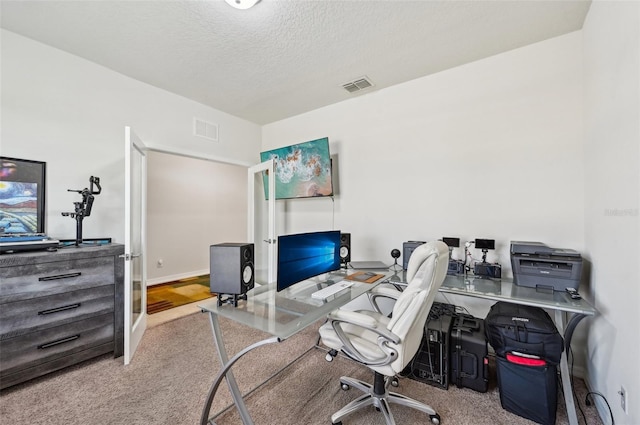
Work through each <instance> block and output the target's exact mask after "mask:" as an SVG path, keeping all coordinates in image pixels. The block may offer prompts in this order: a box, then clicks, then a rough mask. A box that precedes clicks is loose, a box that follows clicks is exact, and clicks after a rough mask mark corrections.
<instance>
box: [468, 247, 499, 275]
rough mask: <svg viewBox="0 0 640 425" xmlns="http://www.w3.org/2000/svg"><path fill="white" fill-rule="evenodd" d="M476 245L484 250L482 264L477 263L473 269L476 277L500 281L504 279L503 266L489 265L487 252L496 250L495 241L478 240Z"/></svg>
mask: <svg viewBox="0 0 640 425" xmlns="http://www.w3.org/2000/svg"><path fill="white" fill-rule="evenodd" d="M474 245H475V247H476V248H477V249H481V250H482V262H481V263H476V264H475V265H474V267H473V274H475V275H476V276H482V277H488V278H494V279H500V278H501V277H502V266H500V264H498V263H487V252H488V251H489V250H490V249H492V250H493V249H496V241H495V240H494V239H476V240H475V242H474Z"/></svg>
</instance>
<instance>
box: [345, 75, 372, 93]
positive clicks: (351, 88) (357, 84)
mask: <svg viewBox="0 0 640 425" xmlns="http://www.w3.org/2000/svg"><path fill="white" fill-rule="evenodd" d="M342 87H343V88H344V89H345V90H346V91H348V92H349V93H355V92H357V91H360V90H364V89H366V88H369V87H373V83H372V82H371V81H369V79H368V78H367V77H362V78H358V79H356V80H353V81H349V82H348V83H345V84H343V85H342Z"/></svg>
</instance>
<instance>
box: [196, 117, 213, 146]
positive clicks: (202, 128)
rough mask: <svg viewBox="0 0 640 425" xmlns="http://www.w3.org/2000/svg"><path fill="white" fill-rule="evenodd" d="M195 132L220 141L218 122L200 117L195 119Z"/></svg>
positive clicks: (197, 134)
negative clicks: (214, 122) (207, 120)
mask: <svg viewBox="0 0 640 425" xmlns="http://www.w3.org/2000/svg"><path fill="white" fill-rule="evenodd" d="M193 134H194V135H195V136H200V137H204V138H205V139H209V140H212V141H214V142H217V141H218V124H213V123H210V122H206V121H203V120H201V119H199V118H194V119H193Z"/></svg>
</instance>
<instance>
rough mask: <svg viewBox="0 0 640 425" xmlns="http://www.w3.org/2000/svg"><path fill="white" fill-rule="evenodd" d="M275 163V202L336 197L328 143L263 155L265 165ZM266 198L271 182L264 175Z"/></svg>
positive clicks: (280, 149)
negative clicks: (279, 200) (268, 162)
mask: <svg viewBox="0 0 640 425" xmlns="http://www.w3.org/2000/svg"><path fill="white" fill-rule="evenodd" d="M272 158H274V159H275V174H276V175H275V179H276V199H292V198H310V197H316V196H333V184H332V182H331V155H330V153H329V139H328V138H327V137H324V138H322V139H317V140H311V141H309V142H304V143H300V144H297V145H291V146H287V147H284V148H278V149H273V150H270V151H266V152H261V153H260V160H261V161H262V162H264V161H267V160H269V159H272ZM263 181H264V192H265V197H266V198H267V199H269V180H268V176H267V174H266V173H264V175H263Z"/></svg>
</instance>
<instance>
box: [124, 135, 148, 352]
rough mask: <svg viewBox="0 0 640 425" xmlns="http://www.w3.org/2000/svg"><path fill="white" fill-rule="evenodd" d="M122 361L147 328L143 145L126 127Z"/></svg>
mask: <svg viewBox="0 0 640 425" xmlns="http://www.w3.org/2000/svg"><path fill="white" fill-rule="evenodd" d="M124 157H125V161H124V162H125V173H124V174H125V182H124V187H125V203H124V205H125V217H124V223H125V225H124V233H125V242H124V259H125V265H124V285H125V288H124V364H129V363H130V362H131V359H132V358H133V354H134V353H135V351H136V348H137V347H138V344H139V343H140V340H141V339H142V335H143V334H144V331H145V329H146V327H147V283H146V270H147V268H146V255H145V248H146V247H145V245H146V239H145V233H146V223H145V222H146V215H147V214H146V199H147V190H146V189H147V187H146V186H147V184H146V183H147V167H146V166H147V158H146V148H145V146H144V144H143V143H142V141H141V140H140V138H139V137H138V136H136V134H135V133H134V132H133V130H132V129H131V128H130V127H125V156H124Z"/></svg>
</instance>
